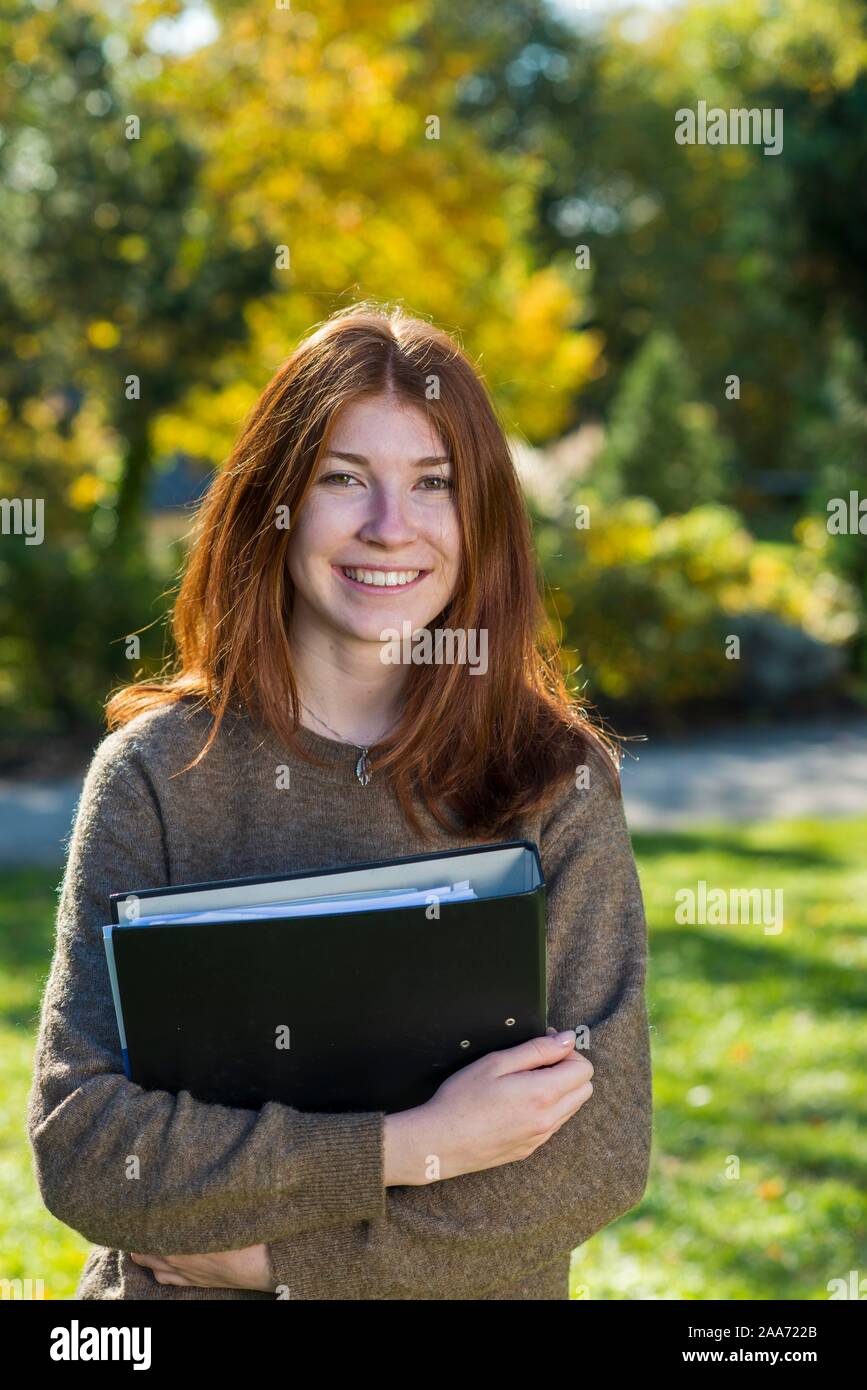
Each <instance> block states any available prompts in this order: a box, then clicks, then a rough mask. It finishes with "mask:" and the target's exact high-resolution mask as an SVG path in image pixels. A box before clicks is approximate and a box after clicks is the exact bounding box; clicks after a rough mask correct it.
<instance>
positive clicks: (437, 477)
mask: <svg viewBox="0 0 867 1390" xmlns="http://www.w3.org/2000/svg"><path fill="white" fill-rule="evenodd" d="M421 481H422V482H423V483H442V487H434V488H425V489H424V491H425V492H453V491H454V486H455V484H454V479H453V478H447V477H446V476H445V474H444V473H429V474H428V475H427V477H425V478H422V479H421Z"/></svg>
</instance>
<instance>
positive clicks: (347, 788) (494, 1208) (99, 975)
mask: <svg viewBox="0 0 867 1390" xmlns="http://www.w3.org/2000/svg"><path fill="white" fill-rule="evenodd" d="M208 728H209V723H208V716H207V715H206V714H204V712H201V711H195V710H193V709H192V708H191V706H190V705H189V704H186V705H181V706H174V707H171V706H166V707H164V708H162V709H160V710H158V711H155V712H151V713H148V714H145V715H141V716H139V717H138V718H137V719H136V720H134V721H133V722H132V723H131V724H129V725H127V726H126V727H125V728H123V729H121V730H120V731H118V732H117V733H115V734H112V735H110V736H109V737H107V738H106V739H104V740H103V742H102V743H101V744H100V746H99V748H98V749H97V751H96V754H95V756H94V759H93V762H92V764H91V767H90V770H89V772H88V775H87V779H86V782H85V785H84V790H83V793H82V796H81V800H80V803H79V806H78V810H77V814H76V819H75V825H74V828H73V833H72V837H71V842H70V849H69V858H68V863H67V867H66V873H65V877H64V881H63V885H62V891H61V898H60V905H59V911H58V917H57V936H56V946H55V954H54V959H53V963H52V967H51V973H50V977H49V979H48V983H47V986H46V989H45V994H44V998H43V1002H42V1016H41V1022H40V1028H39V1035H38V1040H37V1047H36V1059H35V1070H34V1077H33V1085H32V1089H31V1093H30V1098H29V1107H28V1134H29V1138H30V1143H31V1146H32V1150H33V1154H34V1160H35V1168H36V1175H37V1180H38V1183H39V1187H40V1190H41V1193H42V1197H43V1200H44V1201H45V1203H46V1206H47V1207H48V1208H49V1210H50V1211H51V1212H53V1213H54V1215H55V1216H56V1217H58V1218H59V1219H60V1220H61V1221H63V1222H65V1223H66V1224H67V1225H68V1226H71V1227H73V1228H74V1229H75V1230H76V1231H79V1232H81V1234H82V1235H84V1236H85V1237H86V1238H87V1239H88V1240H89V1241H92V1242H93V1243H94V1246H95V1249H94V1250H93V1251H92V1252H91V1254H90V1256H89V1257H88V1260H87V1262H86V1264H85V1266H84V1270H83V1272H82V1276H81V1280H80V1283H79V1286H78V1289H77V1291H76V1296H77V1297H78V1298H86V1299H136V1298H147V1299H164V1298H165V1299H169V1298H174V1299H185V1298H192V1299H197V1298H210V1299H213V1298H217V1299H219V1298H253V1299H255V1298H258V1299H270V1298H274V1297H283V1298H286V1297H288V1298H295V1299H562V1298H568V1274H569V1257H570V1252H571V1251H572V1250H573V1249H574V1248H575V1247H576V1246H578V1245H580V1244H581V1243H582V1242H583V1241H585V1240H587V1239H588V1238H589V1237H590V1236H592V1235H593V1234H594V1233H595V1232H596V1231H598V1230H600V1229H601V1228H602V1227H603V1226H606V1225H607V1224H608V1223H609V1222H611V1221H614V1220H615V1219H616V1218H617V1217H618V1216H620V1215H621V1214H622V1213H624V1212H627V1211H629V1210H630V1209H631V1208H632V1207H634V1206H635V1205H636V1203H638V1201H639V1200H640V1198H641V1196H642V1193H643V1192H644V1189H645V1185H646V1181H647V1173H648V1164H649V1158H650V1145H651V1089H650V1081H651V1073H650V1048H649V1034H648V1024H647V1014H646V1007H645V996H644V982H645V964H646V927H645V920H644V913H643V909H642V901H641V893H640V889H639V884H638V877H637V874H636V869H635V863H634V859H633V855H632V850H631V847H630V841H629V835H628V832H627V829H626V825H625V822H624V816H623V810H622V804H621V802H620V799H619V798H618V797H617V796H616V794H615V793H614V791H613V790H612V789H611V786H610V783H609V781H608V780H607V779H606V777H605V775H604V771H603V769H602V765H601V763H600V762H599V761H598V758H597V757H596V756H595V755H594V756H593V758H592V759H591V761H590V786H589V788H588V789H586V790H584V789H582V790H576V788H575V787H574V786H573V785H572V783H571V781H570V782H567V784H566V786H565V788H563V789H562V790H561V791H559V792H558V794H557V798H556V800H555V802H554V803H553V805H552V806H551V808H550V809H549V810H548V811H547V812H545V813H544V814H543V815H541V816H540V815H536V816H533V817H529V818H525V819H523V820H519V821H517V822H516V824H515V828H514V835H513V836H512V835H510V836H509V838H513V837H514V838H526V839H530V840H534V841H536V843H537V844H538V845H539V849H540V853H541V858H542V867H543V870H544V873H545V877H546V880H547V911H548V927H547V941H548V1011H549V1023H551V1024H553V1025H555V1026H556V1027H557V1028H569V1027H574V1026H575V1025H576V1024H578V1023H584V1024H587V1025H589V1027H590V1046H589V1048H588V1049H587V1055H588V1056H589V1057H590V1060H591V1061H592V1063H593V1066H594V1069H595V1070H594V1076H593V1086H594V1093H593V1095H592V1097H591V1098H590V1100H589V1101H588V1102H587V1103H586V1104H585V1105H584V1106H582V1108H581V1109H580V1110H579V1111H578V1112H577V1113H576V1114H575V1115H573V1116H572V1117H571V1119H569V1120H568V1121H567V1122H566V1124H565V1125H563V1126H562V1127H561V1129H559V1130H558V1131H557V1132H556V1133H555V1134H554V1135H552V1137H551V1138H550V1139H549V1140H548V1141H547V1143H545V1144H543V1145H541V1146H540V1147H539V1148H537V1149H536V1150H535V1152H533V1153H532V1154H531V1155H530V1156H529V1157H528V1158H525V1159H523V1160H521V1161H518V1162H514V1163H508V1164H503V1165H501V1166H500V1167H497V1168H490V1169H486V1170H484V1171H482V1172H476V1173H467V1174H462V1175H460V1176H458V1177H453V1178H449V1179H443V1180H440V1181H438V1182H431V1183H430V1184H429V1185H426V1186H420V1187H388V1188H386V1187H385V1186H384V1183H383V1123H384V1118H385V1117H384V1115H383V1114H382V1113H373V1112H371V1113H363V1114H347V1115H331V1114H314V1113H304V1112H300V1111H297V1110H294V1109H292V1108H290V1107H289V1106H286V1105H282V1104H278V1103H272V1104H268V1105H265V1106H264V1107H263V1108H262V1110H261V1111H252V1110H240V1109H233V1108H229V1107H226V1106H220V1105H211V1104H204V1103H202V1102H199V1101H196V1100H193V1099H192V1098H191V1096H190V1095H189V1093H188V1092H185V1091H182V1092H181V1093H180V1094H179V1095H177V1096H174V1095H172V1094H170V1093H169V1092H167V1091H147V1090H143V1089H142V1088H141V1087H140V1086H137V1085H135V1084H134V1083H133V1082H131V1081H128V1080H127V1079H126V1077H125V1075H124V1071H123V1065H122V1062H121V1054H120V1043H119V1039H118V1032H117V1024H116V1021H115V1014H114V1008H113V1005H112V998H111V991H110V987H109V979H108V972H107V969H106V962H105V952H104V948H103V943H102V927H103V924H104V923H105V922H107V921H108V920H109V908H108V897H109V893H111V892H113V891H117V890H122V889H130V890H132V889H136V888H146V887H152V886H153V887H155V886H158V885H160V884H167V883H190V882H201V881H202V880H209V879H223V878H235V877H239V876H247V875H259V874H262V875H264V874H280V873H290V872H295V871H299V872H300V871H305V870H311V869H318V868H322V867H325V866H330V865H337V864H342V863H355V862H360V861H362V860H369V859H381V858H390V857H394V856H397V855H405V854H413V853H423V852H427V851H432V850H436V849H439V848H456V847H458V846H461V845H466V844H471V843H473V842H475V843H480V842H485V841H486V840H488V841H489V840H490V838H491V837H490V836H487V837H474V836H472V835H464V834H461V833H453V834H447V833H446V832H444V831H443V830H442V829H441V828H440V827H438V826H437V825H436V823H435V822H434V820H433V819H432V818H431V817H430V816H429V814H428V813H427V812H426V810H424V811H422V823H423V824H424V826H425V827H429V828H430V830H431V832H432V838H431V839H430V840H423V839H421V838H420V837H418V836H415V835H413V834H412V833H411V832H410V829H409V827H408V825H407V823H406V820H405V818H404V817H403V815H402V814H401V811H400V808H399V806H398V803H397V801H396V799H395V797H394V794H393V791H392V789H391V787H390V786H389V783H388V780H387V778H386V777H385V775H384V774H380V775H379V776H376V775H375V776H374V778H373V780H372V781H371V782H370V783H369V785H368V786H367V787H362V786H361V785H360V784H359V782H358V781H357V780H356V778H355V775H354V768H355V762H356V758H357V756H358V755H357V750H355V749H353V748H352V747H350V746H349V745H347V744H341V743H338V742H337V741H336V740H331V739H326V738H322V737H320V736H319V735H317V734H314V733H312V732H310V731H309V730H306V729H302V730H301V733H300V738H301V740H302V743H303V746H304V747H305V748H307V749H309V750H311V751H312V752H314V753H316V754H318V755H321V756H323V757H324V758H325V759H326V766H325V768H324V769H321V770H320V769H318V768H314V767H311V766H310V765H309V764H307V763H305V762H304V760H303V759H302V758H299V757H297V756H296V755H294V754H293V753H292V752H291V751H290V750H289V749H288V748H287V747H285V746H283V745H281V744H280V743H279V742H278V741H277V740H276V738H275V737H274V735H273V734H271V733H270V732H267V731H265V730H264V729H262V728H261V727H259V726H257V725H254V724H253V723H251V721H249V720H247V719H238V720H236V721H235V722H234V723H233V724H232V725H231V727H230V726H229V725H228V724H227V725H226V726H224V728H223V729H222V730H221V732H220V734H219V735H218V738H217V740H216V742H215V745H214V746H213V748H212V750H211V751H210V752H209V753H208V754H207V756H206V757H205V758H204V759H203V761H202V762H201V763H200V764H199V766H198V767H196V768H195V769H193V770H192V771H191V772H187V773H181V775H180V776H177V777H173V775H172V774H174V773H176V772H178V771H179V769H181V768H182V767H183V766H184V765H185V764H186V763H188V762H189V761H190V759H191V758H192V757H193V756H194V755H195V754H196V753H197V752H198V751H199V749H200V748H201V746H202V743H203V741H204V738H205V736H206V733H207V730H208ZM284 765H285V766H288V767H289V769H290V776H289V778H288V782H289V786H288V787H286V786H285V783H286V781H287V779H286V777H285V774H281V775H280V776H279V777H278V769H279V768H280V767H282V766H284ZM278 784H282V785H278ZM419 805H421V803H420V802H419ZM503 838H506V837H503ZM130 1155H137V1156H138V1158H139V1160H140V1176H139V1177H138V1178H131V1177H129V1176H128V1171H129V1169H128V1159H129V1157H130ZM260 1242H263V1243H266V1244H267V1245H268V1247H269V1254H270V1259H271V1266H272V1271H273V1275H274V1286H275V1292H274V1293H265V1292H262V1291H255V1290H231V1289H199V1288H189V1287H187V1288H185V1287H181V1286H177V1285H161V1284H158V1283H157V1282H156V1279H155V1277H154V1275H153V1273H152V1271H150V1270H149V1269H146V1268H144V1267H142V1266H140V1265H137V1264H136V1263H135V1262H134V1261H132V1260H131V1259H130V1257H129V1254H128V1253H127V1252H129V1251H132V1250H135V1251H142V1252H145V1253H148V1254H157V1255H168V1254H181V1253H193V1252H201V1251H215V1250H236V1249H241V1248H243V1247H245V1246H250V1245H256V1244H259V1243H260Z"/></svg>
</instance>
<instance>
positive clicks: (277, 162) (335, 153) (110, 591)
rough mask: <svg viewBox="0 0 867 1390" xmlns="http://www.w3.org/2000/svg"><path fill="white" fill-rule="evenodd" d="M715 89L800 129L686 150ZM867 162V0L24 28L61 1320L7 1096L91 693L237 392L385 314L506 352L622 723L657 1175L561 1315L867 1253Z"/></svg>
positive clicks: (17, 447)
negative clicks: (37, 1180) (759, 902)
mask: <svg viewBox="0 0 867 1390" xmlns="http://www.w3.org/2000/svg"><path fill="white" fill-rule="evenodd" d="M699 102H706V103H707V107H708V108H711V107H720V108H724V109H726V110H728V109H730V108H750V109H754V108H758V109H760V110H768V109H770V110H775V111H780V112H782V113H783V147H782V149H781V150H780V152H779V153H778V154H769V153H765V150H764V148H763V147H762V145H761V144H733V143H729V144H717V145H713V144H706V143H705V144H701V143H695V144H679V143H678V142H677V141H676V140H675V113H676V112H677V111H678V110H679V109H682V108H689V109H692V110H696V109H697V108H698V103H699ZM865 167H867V4H865V3H864V0H837V3H835V5H833V6H828V7H819V6H816V5H815V4H812V3H809V0H729V2H728V3H716V4H713V3H689V2H688V0H683V2H682V3H664V0H656V2H655V3H646V4H632V5H621V4H619V3H603V0H586V3H579V2H578V0H556V3H555V0H547V3H546V2H545V0H504V3H501V4H499V5H490V4H485V3H482V2H481V0H408V3H389V4H386V3H373V2H372V0H371V2H370V3H365V0H317V3H316V5H315V6H314V5H308V4H307V0H295V3H294V4H293V5H292V6H291V7H290V6H289V5H288V3H287V5H286V6H283V5H282V4H281V3H280V0H276V3H274V4H272V5H270V6H269V5H260V4H254V3H251V0H225V3H223V2H221V0H211V3H209V4H204V3H202V4H194V3H190V4H182V3H175V4H172V3H156V2H155V0H154V2H153V3H138V4H129V3H122V0H66V2H65V3H62V4H61V3H55V0H28V3H24V0H10V3H9V4H8V5H7V6H6V7H5V9H4V14H3V17H2V18H0V177H2V183H3V199H2V203H0V427H2V435H3V449H2V454H0V497H2V498H5V499H7V501H9V502H10V506H9V507H6V508H5V509H4V511H3V534H2V535H0V731H2V732H0V842H2V848H0V864H2V867H0V907H2V914H3V916H2V920H3V931H2V936H0V1010H2V1030H3V1040H2V1056H3V1058H4V1061H3V1064H2V1065H3V1070H4V1078H3V1079H4V1085H3V1095H4V1100H3V1101H2V1110H0V1275H3V1276H4V1277H27V1275H28V1274H29V1275H30V1276H31V1277H42V1278H44V1280H45V1286H46V1296H49V1297H55V1298H66V1297H69V1296H70V1295H71V1293H72V1291H73V1290H74V1287H75V1283H76V1281H77V1277H78V1272H79V1270H80V1266H81V1261H82V1256H83V1254H84V1252H85V1251H86V1249H87V1246H86V1243H85V1242H84V1241H83V1240H82V1239H81V1238H80V1237H78V1236H77V1235H76V1234H75V1233H73V1232H70V1231H68V1230H67V1229H66V1228H64V1227H62V1226H60V1225H59V1223H58V1222H56V1221H55V1220H54V1219H53V1218H52V1217H51V1216H50V1215H49V1214H48V1213H47V1212H46V1211H45V1210H44V1208H42V1205H41V1202H40V1200H39V1196H38V1192H37V1190H36V1187H35V1184H34V1182H33V1178H32V1175H31V1171H30V1157H29V1151H28V1149H27V1147H26V1144H25V1142H24V1138H23V1110H24V1104H25V1100H26V1094H27V1089H28V1086H29V1080H30V1058H31V1054H32V1042H33V1030H34V1028H35V1026H36V1023H37V1021H38V1009H39V999H40V995H41V989H42V986H43V984H44V980H45V977H46V975H47V971H48V967H49V964H50V955H51V945H52V931H53V913H54V909H55V889H56V886H57V883H58V881H59V876H60V872H61V870H62V863H63V855H64V839H65V836H66V835H67V834H68V831H69V827H70V822H71V817H72V813H73V809H74V805H75V801H76V798H77V795H78V791H79V788H80V785H81V776H82V773H83V770H84V768H85V767H86V764H87V761H88V759H89V757H90V755H91V753H92V750H93V747H94V745H95V743H96V742H97V741H98V739H99V738H100V736H101V710H102V705H103V702H104V700H105V697H106V695H107V693H108V691H109V690H110V689H111V688H112V687H113V686H115V685H117V684H118V683H120V682H122V681H126V680H129V679H131V678H133V677H135V676H137V675H139V674H144V673H145V672H147V671H152V670H155V669H156V668H157V667H159V665H160V664H161V662H162V659H163V657H164V655H165V654H166V652H167V651H168V650H169V648H168V639H167V634H166V628H165V622H164V619H165V615H166V613H167V612H168V609H169V607H170V604H171V601H172V593H173V589H174V586H175V583H176V579H177V575H178V570H179V567H180V565H181V563H182V561H183V556H184V547H185V537H186V536H187V533H188V531H189V528H190V524H191V519H192V514H193V510H194V508H195V505H196V502H197V500H198V499H199V498H200V497H201V495H202V493H203V491H204V490H205V489H206V488H207V485H208V480H209V478H210V477H211V475H212V474H213V471H214V470H215V469H217V468H219V467H220V466H221V463H222V462H223V461H224V460H225V458H226V456H227V455H228V453H229V451H230V449H231V447H232V445H233V443H234V440H235V438H236V435H237V432H238V430H239V427H240V424H241V422H242V420H243V417H244V415H245V413H246V411H247V410H248V408H249V407H250V406H251V405H252V404H253V402H254V401H255V400H256V398H257V397H258V395H259V394H260V392H261V390H262V389H263V387H264V385H265V383H266V382H267V381H268V380H269V378H270V377H271V376H272V375H273V373H274V371H275V370H276V369H277V367H278V366H279V364H280V363H281V362H282V361H283V360H284V359H285V358H286V357H287V356H288V354H289V353H290V352H291V350H292V348H293V347H294V345H295V343H296V342H297V340H298V338H299V337H300V336H301V335H303V334H304V333H306V332H307V331H308V330H309V328H310V327H311V326H312V325H313V324H314V323H316V322H318V321H320V320H321V319H322V318H324V317H325V316H327V315H328V314H329V313H330V312H332V311H333V310H334V309H336V308H337V307H339V306H340V305H343V304H347V303H351V302H354V301H355V300H357V299H360V298H367V297H371V298H374V299H377V300H379V301H381V302H383V303H386V304H394V303H401V304H403V305H404V307H405V308H406V309H407V310H408V311H410V312H413V313H417V314H420V315H422V316H425V317H429V318H431V319H432V320H434V321H435V322H437V323H438V324H440V325H441V326H443V327H444V328H446V329H447V330H449V331H451V332H453V333H455V334H456V335H457V336H458V337H459V339H460V341H461V342H462V343H463V345H464V347H465V348H466V350H467V351H468V353H469V354H470V355H471V357H472V358H473V359H474V360H475V361H476V362H478V364H479V365H480V368H481V370H482V372H483V374H484V376H485V379H486V381H487V383H488V386H489V388H490V390H491V392H492V395H493V397H494V399H495V401H496V404H497V406H498V409H499V411H500V413H501V417H502V419H503V423H504V426H505V428H506V430H507V433H508V434H509V437H510V439H511V441H512V446H513V450H514V454H515V459H516V462H517V464H518V467H519V470H520V473H521V477H522V481H523V483H524V486H525V490H526V495H527V500H528V505H529V507H530V510H531V514H532V518H533V524H534V532H535V537H536V543H537V549H538V555H539V562H540V566H541V571H542V574H543V575H544V587H545V598H546V604H547V607H548V611H549V613H550V616H551V618H552V620H553V621H554V622H555V624H556V625H557V630H558V632H559V633H560V634H561V636H562V642H563V660H564V667H565V669H566V670H567V672H568V673H569V674H570V677H571V679H572V681H573V685H574V686H575V688H576V689H581V690H582V691H583V693H584V694H585V695H586V696H587V697H588V698H589V699H590V700H591V701H592V702H593V704H594V706H595V707H596V710H597V712H598V714H599V716H600V717H602V718H604V720H605V721H606V722H607V723H608V725H609V726H610V727H612V728H613V729H614V730H615V731H616V732H618V733H619V734H621V735H623V736H625V737H626V738H627V740H628V741H627V744H626V748H627V753H626V757H625V765H624V788H625V794H626V801H627V811H628V816H629V820H630V825H631V828H632V829H633V832H634V840H635V848H636V854H637V857H638V862H639V868H640V871H641V877H642V885H643V889H644V894H645V899H646V903H647V909H648V918H649V922H650V928H651V965H650V978H649V997H650V1005H651V1025H652V1028H653V1033H652V1037H653V1045H654V1068H655V1084H656V1107H657V1113H656V1141H655V1152H654V1163H653V1171H652V1175H651V1182H650V1185H649V1188H648V1193H647V1196H646V1198H645V1200H644V1202H643V1204H642V1206H641V1207H640V1208H639V1209H638V1211H637V1212H635V1213H633V1214H630V1215H629V1216H627V1217H625V1218H624V1219H623V1220H622V1221H620V1222H618V1223H616V1224H615V1225H614V1226H612V1227H610V1228H608V1230H606V1231H605V1232H603V1233H601V1234H600V1235H599V1236H598V1237H596V1238H595V1239H594V1240H592V1241H591V1242H589V1243H588V1244H587V1245H585V1246H583V1247H582V1248H581V1250H580V1251H578V1252H577V1254H576V1256H575V1261H574V1279H575V1289H574V1292H575V1296H576V1297H588V1298H618V1299H631V1298H680V1299H683V1298H692V1299H708V1298H710V1299H716V1298H722V1299H727V1298H774V1299H789V1298H804V1297H806V1298H826V1297H828V1296H829V1293H828V1281H830V1280H832V1279H835V1278H842V1279H846V1278H848V1272H849V1271H850V1270H851V1269H858V1268H862V1269H863V1268H864V1261H865V1246H864V1231H865V1225H867V1223H865V1207H864V1198H863V1190H864V1171H865V1157H867V1155H865V1141H864V1137H863V1133H864V1132H863V1129H862V1130H861V1133H860V1135H859V1129H858V1121H859V1118H861V1119H863V1114H864V1108H865V1105H864V1102H865V1082H864V1071H863V1066H862V1067H861V1068H859V1067H858V1066H857V1065H856V1063H857V1061H858V1059H859V1053H858V1048H857V1042H858V1038H859V1036H860V1038H861V1040H862V1041H863V1036H864V1033H863V1006H864V993H865V990H864V983H863V978H864V977H863V974H859V971H858V968H857V967H858V966H859V965H860V966H863V963H864V959H865V954H867V952H865V936H864V928H865V925H867V908H865V901H867V898H865V890H867V866H865V853H864V847H865V843H867V715H865V705H867V628H865V601H867V500H865V501H864V511H863V513H862V512H861V511H860V510H859V508H860V504H861V500H862V498H863V499H867V466H865V459H867V447H865V446H867V179H865ZM859 489H860V491H859ZM15 499H44V518H45V531H44V539H43V540H42V543H39V544H30V543H28V542H27V539H26V537H25V535H24V534H22V532H21V527H20V526H18V528H17V531H16V526H15V511H14V506H13V505H11V504H12V503H14V500H15ZM837 499H841V501H840V505H839V506H837V505H836V502H837ZM844 503H845V507H843V504H844ZM841 508H843V511H845V516H846V521H845V524H844V523H842V522H841V520H840V518H841V516H842V515H843V511H841ZM835 517H836V521H835V519H834V518H835ZM859 520H860V529H859ZM732 639H736V641H733V640H732ZM701 880H705V881H708V882H711V883H713V884H718V885H720V886H722V887H724V888H725V889H729V888H746V889H751V888H754V887H760V888H769V889H777V888H780V889H783V890H784V893H785V904H786V914H785V929H784V930H783V932H781V933H780V934H779V935H768V934H765V933H763V931H762V928H761V926H757V925H732V926H708V925H701V924H698V925H695V926H679V925H677V923H676V921H675V916H674V902H675V896H674V895H675V893H676V892H677V891H678V890H679V889H681V888H683V887H688V886H690V885H693V886H694V885H695V884H696V883H697V882H698V881H701ZM859 1022H860V1023H861V1030H860V1035H859V1031H858V1024H859ZM733 1157H735V1158H737V1159H738V1164H737V1165H733V1164H732V1163H731V1161H730V1160H731V1159H732V1158H733ZM735 1168H737V1173H736V1175H735V1173H734V1169H735ZM859 1260H860V1265H859Z"/></svg>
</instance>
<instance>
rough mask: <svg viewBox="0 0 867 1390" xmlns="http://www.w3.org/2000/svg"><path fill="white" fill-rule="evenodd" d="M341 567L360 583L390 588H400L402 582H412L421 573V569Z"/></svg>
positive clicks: (378, 587) (347, 574)
mask: <svg viewBox="0 0 867 1390" xmlns="http://www.w3.org/2000/svg"><path fill="white" fill-rule="evenodd" d="M341 568H342V569H343V573H344V574H345V575H346V576H347V577H348V578H349V579H354V580H355V581H356V582H357V583H358V584H372V585H373V587H374V588H376V589H382V588H384V587H386V586H387V587H388V588H390V589H396V588H400V586H401V585H402V584H411V583H412V581H413V580H414V579H418V576H419V575H420V574H421V570H351V569H347V568H346V567H345V566H342V567H341Z"/></svg>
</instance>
